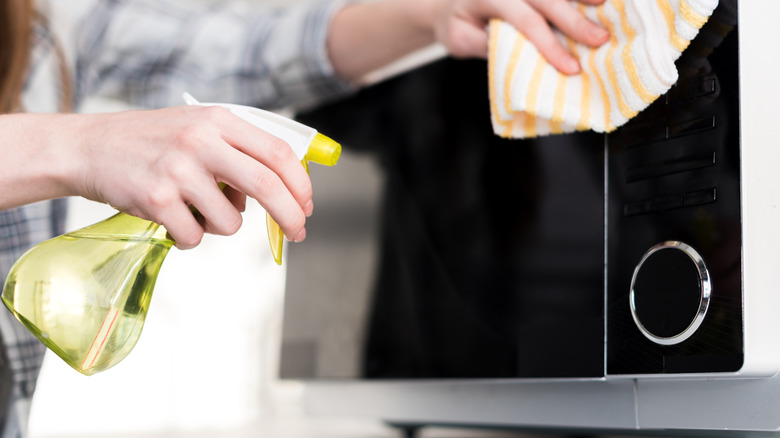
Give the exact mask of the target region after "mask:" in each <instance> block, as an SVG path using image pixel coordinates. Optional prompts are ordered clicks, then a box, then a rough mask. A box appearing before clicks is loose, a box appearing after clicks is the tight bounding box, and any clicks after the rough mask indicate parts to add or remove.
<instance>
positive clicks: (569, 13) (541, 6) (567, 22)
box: [536, 0, 609, 47]
mask: <svg viewBox="0 0 780 438" xmlns="http://www.w3.org/2000/svg"><path fill="white" fill-rule="evenodd" d="M536 3H537V6H536V7H537V8H538V10H539V11H540V12H541V13H542V15H543V16H545V17H547V18H548V19H549V20H550V22H552V23H553V25H555V27H557V28H558V29H560V30H561V32H563V33H564V34H566V35H567V36H569V37H571V38H572V39H574V40H575V41H577V42H579V43H582V44H585V45H588V46H591V47H598V46H600V45H602V44H604V43H605V42H607V40H608V39H609V33H608V32H607V31H606V29H604V28H603V27H601V26H599V25H597V24H596V23H594V22H592V21H590V20H589V19H588V18H587V17H586V16H585V15H583V14H582V12H581V11H579V10H577V9H576V8H575V7H574V6H573V5H572V4H571V3H568V2H565V1H550V0H536ZM589 3H591V4H593V3H594V2H593V0H591V1H590V2H589Z"/></svg>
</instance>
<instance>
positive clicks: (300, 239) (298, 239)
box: [293, 228, 306, 242]
mask: <svg viewBox="0 0 780 438" xmlns="http://www.w3.org/2000/svg"><path fill="white" fill-rule="evenodd" d="M305 238H306V228H304V229H302V230H301V232H300V233H298V235H296V236H295V237H294V238H293V242H303V239H305Z"/></svg>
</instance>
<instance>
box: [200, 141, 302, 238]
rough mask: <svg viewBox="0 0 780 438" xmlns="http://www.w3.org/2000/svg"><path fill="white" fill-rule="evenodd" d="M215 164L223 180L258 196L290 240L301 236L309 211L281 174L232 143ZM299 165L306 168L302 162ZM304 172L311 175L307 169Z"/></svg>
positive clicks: (246, 192) (218, 175)
mask: <svg viewBox="0 0 780 438" xmlns="http://www.w3.org/2000/svg"><path fill="white" fill-rule="evenodd" d="M211 166H212V168H213V172H214V173H215V174H216V175H217V177H218V178H219V179H220V180H221V181H225V182H226V183H228V185H230V186H232V187H235V188H236V189H237V190H239V191H241V192H243V193H245V194H246V195H247V196H250V197H252V198H254V199H256V200H257V201H258V202H259V203H260V204H261V205H262V206H263V207H264V208H265V209H266V211H268V213H269V214H270V215H271V216H272V217H273V218H274V220H276V223H277V224H279V227H280V228H281V229H282V231H283V232H284V234H285V235H286V236H287V237H288V238H289V240H292V241H299V240H300V238H299V236H300V235H301V232H302V231H303V228H304V224H305V223H306V215H307V214H308V213H307V212H305V211H304V209H303V207H302V206H301V205H300V204H299V203H298V200H296V199H295V197H294V196H293V195H292V193H291V191H290V190H289V189H288V187H287V186H286V185H285V183H284V181H282V179H281V178H280V176H279V175H277V174H276V173H275V172H273V171H272V170H271V169H269V168H268V167H266V166H265V165H264V164H263V163H260V162H258V161H256V160H255V159H253V158H251V157H249V156H248V155H246V154H244V153H242V152H241V151H239V150H236V149H233V148H231V147H227V148H223V151H222V153H221V154H219V157H217V158H216V159H215V160H213V162H212V164H211ZM298 167H301V168H303V166H301V165H300V163H299V164H298ZM303 174H304V175H305V177H306V179H308V175H306V172H305V171H304V172H303ZM309 185H311V183H309ZM309 203H311V199H309ZM312 206H313V204H312V205H311V206H310V207H309V208H311V207H312Z"/></svg>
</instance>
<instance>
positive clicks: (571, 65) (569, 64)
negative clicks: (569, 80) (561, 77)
mask: <svg viewBox="0 0 780 438" xmlns="http://www.w3.org/2000/svg"><path fill="white" fill-rule="evenodd" d="M566 70H567V71H568V72H569V73H571V74H574V73H579V71H580V63H579V62H578V61H577V60H576V59H574V58H569V59H568V60H566Z"/></svg>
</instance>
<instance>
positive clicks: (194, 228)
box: [152, 202, 204, 249]
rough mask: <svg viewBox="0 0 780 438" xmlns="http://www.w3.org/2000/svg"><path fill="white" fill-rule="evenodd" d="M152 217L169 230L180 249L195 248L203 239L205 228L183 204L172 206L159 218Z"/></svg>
mask: <svg viewBox="0 0 780 438" xmlns="http://www.w3.org/2000/svg"><path fill="white" fill-rule="evenodd" d="M152 217H153V218H154V219H152V220H154V221H155V222H157V223H158V224H161V225H162V226H164V227H165V229H167V230H168V234H170V235H171V237H172V238H173V240H174V241H175V242H176V247H177V248H179V249H190V248H194V247H196V246H198V244H199V243H200V241H201V239H203V233H204V229H203V227H202V226H201V224H200V223H198V221H197V219H196V218H195V216H194V215H193V214H192V211H190V209H189V208H188V207H187V205H186V204H184V203H183V202H178V203H174V204H171V205H170V206H168V207H167V208H165V209H164V210H162V211H161V212H160V214H159V215H158V216H152Z"/></svg>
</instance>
